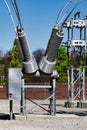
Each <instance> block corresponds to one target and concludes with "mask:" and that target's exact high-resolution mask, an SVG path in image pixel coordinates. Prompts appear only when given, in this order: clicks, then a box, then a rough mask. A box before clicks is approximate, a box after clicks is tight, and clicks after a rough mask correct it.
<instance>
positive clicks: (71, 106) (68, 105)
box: [65, 101, 75, 108]
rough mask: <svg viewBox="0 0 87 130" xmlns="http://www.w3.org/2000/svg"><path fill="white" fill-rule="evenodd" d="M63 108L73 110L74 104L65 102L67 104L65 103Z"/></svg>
mask: <svg viewBox="0 0 87 130" xmlns="http://www.w3.org/2000/svg"><path fill="white" fill-rule="evenodd" d="M65 107H67V108H75V103H74V102H70V101H67V102H65Z"/></svg>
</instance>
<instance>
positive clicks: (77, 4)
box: [61, 0, 82, 27]
mask: <svg viewBox="0 0 87 130" xmlns="http://www.w3.org/2000/svg"><path fill="white" fill-rule="evenodd" d="M81 1H82V0H78V1H77V2H75V3H76V4H75V6H74V7H73V8H72V9H71V11H69V13H68V15H67V14H66V15H67V16H66V18H65V20H64V21H63V22H62V26H61V27H63V25H64V23H65V22H66V21H67V19H68V18H69V16H70V15H71V14H72V12H73V11H74V10H75V9H76V8H77V6H79V4H80V3H81Z"/></svg>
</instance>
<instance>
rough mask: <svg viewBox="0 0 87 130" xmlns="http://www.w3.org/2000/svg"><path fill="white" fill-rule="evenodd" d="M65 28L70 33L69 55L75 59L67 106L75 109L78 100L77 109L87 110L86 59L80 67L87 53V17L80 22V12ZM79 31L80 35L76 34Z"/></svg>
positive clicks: (70, 74)
mask: <svg viewBox="0 0 87 130" xmlns="http://www.w3.org/2000/svg"><path fill="white" fill-rule="evenodd" d="M77 17H78V18H77ZM64 27H65V28H67V31H68V41H67V55H68V57H69V56H72V58H74V61H72V66H69V68H68V101H67V102H66V103H65V105H66V106H67V107H75V100H77V107H80V108H86V107H87V103H86V100H85V59H84V65H83V66H82V67H80V60H81V59H82V58H83V57H84V54H85V52H86V51H87V38H86V34H87V29H86V28H87V17H85V18H84V19H83V20H80V12H77V13H76V14H75V15H74V18H72V19H71V20H70V21H68V22H66V23H65V24H64ZM77 30H78V34H76V32H77ZM72 60H73V59H72ZM78 62H79V63H78Z"/></svg>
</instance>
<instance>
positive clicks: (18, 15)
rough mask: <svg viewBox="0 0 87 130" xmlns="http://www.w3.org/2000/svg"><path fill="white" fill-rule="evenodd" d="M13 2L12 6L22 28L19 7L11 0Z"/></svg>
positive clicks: (14, 0)
mask: <svg viewBox="0 0 87 130" xmlns="http://www.w3.org/2000/svg"><path fill="white" fill-rule="evenodd" d="M11 2H12V5H13V7H14V10H15V13H16V16H17V18H18V22H19V24H20V26H21V27H22V24H21V19H20V14H19V10H18V6H17V2H16V0H11Z"/></svg>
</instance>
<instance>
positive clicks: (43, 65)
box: [4, 0, 81, 115]
mask: <svg viewBox="0 0 87 130" xmlns="http://www.w3.org/2000/svg"><path fill="white" fill-rule="evenodd" d="M11 2H12V5H13V8H14V10H15V13H16V15H17V19H18V26H17V27H16V26H15V22H14V19H13V16H12V13H11V10H10V8H9V5H8V3H7V1H6V0H4V3H5V5H6V7H7V9H8V12H9V15H10V17H11V20H12V23H13V25H14V29H15V32H16V44H17V48H18V50H19V53H20V55H21V58H22V69H17V68H10V69H9V75H8V80H9V94H10V97H9V98H10V100H11V99H20V102H21V103H20V104H21V105H20V110H21V114H23V115H24V114H27V113H29V112H30V110H28V111H26V104H25V88H48V89H50V96H49V97H48V98H47V99H44V100H48V99H49V100H50V104H49V106H50V107H49V110H48V112H49V113H50V114H51V115H55V114H56V78H57V77H58V73H57V72H55V71H54V67H55V64H56V54H57V51H58V48H59V46H60V44H61V42H62V40H63V37H64V33H63V26H64V24H65V22H66V21H67V19H68V18H69V16H70V15H71V14H72V12H73V11H74V10H75V8H76V7H77V6H78V5H79V4H80V2H81V0H76V1H75V0H69V1H68V2H67V3H66V4H65V5H64V7H63V8H62V9H61V10H60V11H59V13H58V16H57V20H56V24H55V25H54V27H53V29H52V33H51V36H50V39H49V41H48V45H47V48H46V51H45V54H44V56H43V57H42V58H41V60H40V63H39V64H37V62H36V59H35V58H34V56H33V55H32V54H31V51H30V48H29V43H28V40H27V36H26V33H25V31H24V29H23V27H22V24H21V19H20V14H19V10H18V6H17V3H16V0H11ZM67 8H68V9H67ZM14 75H15V76H14ZM32 76H33V77H34V78H35V77H38V76H39V77H43V80H44V78H48V79H49V81H51V84H49V85H25V82H24V77H27V78H30V77H32ZM31 102H33V103H34V104H36V105H37V106H40V107H41V108H42V106H41V104H42V102H41V103H39V104H38V103H36V102H34V101H32V100H31ZM32 109H33V108H32ZM32 109H31V110H32ZM43 109H44V108H43ZM44 110H45V109H44Z"/></svg>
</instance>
